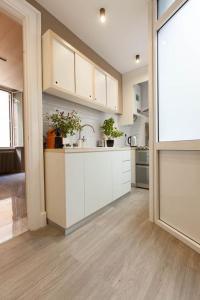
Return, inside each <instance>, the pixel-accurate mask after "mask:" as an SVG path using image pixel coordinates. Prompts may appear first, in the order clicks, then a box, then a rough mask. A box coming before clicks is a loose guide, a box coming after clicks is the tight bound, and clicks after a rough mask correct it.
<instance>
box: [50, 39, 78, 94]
mask: <svg viewBox="0 0 200 300" xmlns="http://www.w3.org/2000/svg"><path fill="white" fill-rule="evenodd" d="M52 44H53V46H52V47H53V49H52V55H53V84H55V85H56V86H58V87H60V88H63V89H65V90H67V91H69V92H72V93H74V91H75V80H74V52H73V51H71V50H70V49H69V48H67V47H66V46H65V45H64V44H61V43H60V42H58V41H57V40H56V39H53V40H52ZM49 63H50V62H49Z"/></svg>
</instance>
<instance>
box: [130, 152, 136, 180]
mask: <svg viewBox="0 0 200 300" xmlns="http://www.w3.org/2000/svg"><path fill="white" fill-rule="evenodd" d="M131 183H132V184H133V185H135V184H136V151H135V149H131Z"/></svg>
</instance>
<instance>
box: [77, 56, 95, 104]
mask: <svg viewBox="0 0 200 300" xmlns="http://www.w3.org/2000/svg"><path fill="white" fill-rule="evenodd" d="M75 74H76V77H75V79H76V80H75V82H76V94H77V96H80V97H83V98H85V99H88V100H89V101H92V99H93V65H92V64H91V63H90V62H89V61H88V60H86V59H85V58H83V57H82V56H80V55H79V54H75Z"/></svg>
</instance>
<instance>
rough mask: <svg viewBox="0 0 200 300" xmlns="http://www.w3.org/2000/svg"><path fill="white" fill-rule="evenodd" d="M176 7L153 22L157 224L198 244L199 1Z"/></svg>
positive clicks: (191, 0) (199, 209)
mask: <svg viewBox="0 0 200 300" xmlns="http://www.w3.org/2000/svg"><path fill="white" fill-rule="evenodd" d="M159 2H160V3H162V2H163V1H161V0H160V1H158V4H159ZM173 2H174V4H173V7H172V6H171V7H170V9H169V10H168V11H166V12H165V14H164V15H162V18H161V19H158V20H155V32H154V34H155V37H156V40H157V47H156V49H154V50H155V52H156V53H157V66H154V72H155V73H157V82H155V88H156V94H157V99H155V106H157V115H158V118H157V119H156V120H155V128H154V130H155V132H156V135H155V137H154V138H155V140H154V154H155V155H154V159H155V164H154V167H155V168H154V180H155V185H154V191H155V199H156V203H155V208H156V211H155V213H156V216H155V219H156V222H157V223H158V224H160V225H161V226H162V227H166V228H167V229H168V230H170V231H171V232H172V233H174V232H176V236H178V237H179V238H181V239H182V240H184V241H186V240H187V241H188V238H189V239H190V240H191V243H193V244H194V242H192V241H195V242H197V243H198V244H199V243H200V230H199V228H200V121H199V116H200V104H199V103H200V102H199V99H200V85H199V78H200V59H199V53H200V35H199V28H200V18H199V11H200V1H199V0H188V1H173ZM156 3H157V1H155V4H156ZM180 4H182V6H180ZM163 9H164V8H163ZM158 11H159V13H160V14H162V13H163V10H158ZM157 50H158V51H157ZM157 70H158V72H157ZM153 114H154V115H156V114H155V112H152V115H153Z"/></svg>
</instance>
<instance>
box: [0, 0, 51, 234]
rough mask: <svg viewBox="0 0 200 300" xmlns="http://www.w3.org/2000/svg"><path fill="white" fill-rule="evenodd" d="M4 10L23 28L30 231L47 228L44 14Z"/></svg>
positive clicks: (27, 8) (23, 5)
mask: <svg viewBox="0 0 200 300" xmlns="http://www.w3.org/2000/svg"><path fill="white" fill-rule="evenodd" d="M0 11H1V12H2V13H5V14H6V15H8V16H9V17H11V18H12V19H13V20H15V21H17V22H18V23H19V24H21V26H22V28H23V73H24V78H23V83H24V90H23V107H24V124H25V126H24V146H25V153H24V157H25V173H26V185H25V187H26V188H25V190H26V204H27V223H28V229H29V230H37V229H39V228H40V227H43V226H45V225H46V212H45V205H44V170H43V134H42V132H43V129H42V81H41V13H40V12H39V11H38V10H37V9H35V8H34V7H33V6H31V5H30V4H29V3H28V2H27V1H22V0H15V1H8V0H1V1H0Z"/></svg>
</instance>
